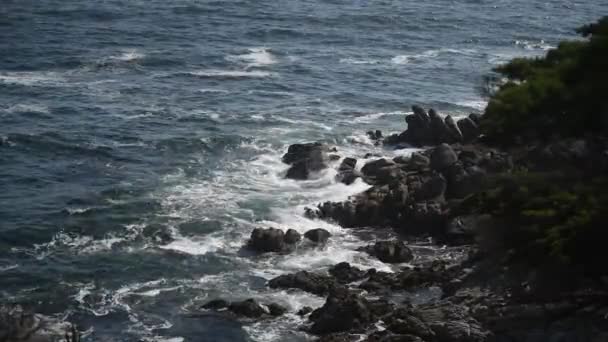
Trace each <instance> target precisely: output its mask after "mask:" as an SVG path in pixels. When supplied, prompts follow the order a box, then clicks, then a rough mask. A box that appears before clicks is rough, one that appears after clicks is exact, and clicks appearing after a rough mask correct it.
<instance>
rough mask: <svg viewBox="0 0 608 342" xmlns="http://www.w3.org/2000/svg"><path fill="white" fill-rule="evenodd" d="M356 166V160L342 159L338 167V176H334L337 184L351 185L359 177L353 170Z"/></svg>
mask: <svg viewBox="0 0 608 342" xmlns="http://www.w3.org/2000/svg"><path fill="white" fill-rule="evenodd" d="M356 165H357V159H355V158H344V160H343V161H342V163H340V166H339V167H338V174H337V175H336V180H337V181H338V182H342V183H344V184H346V185H349V184H352V183H353V182H354V181H355V179H357V177H359V172H357V170H355V166H356Z"/></svg>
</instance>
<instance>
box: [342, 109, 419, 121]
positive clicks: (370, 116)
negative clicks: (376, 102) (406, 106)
mask: <svg viewBox="0 0 608 342" xmlns="http://www.w3.org/2000/svg"><path fill="white" fill-rule="evenodd" d="M407 114H412V112H404V111H395V112H379V113H370V114H365V115H362V116H358V117H356V118H354V119H349V121H350V122H354V123H370V122H374V121H376V120H378V119H380V118H383V117H386V116H393V115H400V116H405V115H407Z"/></svg>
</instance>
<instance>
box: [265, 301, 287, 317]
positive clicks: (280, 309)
mask: <svg viewBox="0 0 608 342" xmlns="http://www.w3.org/2000/svg"><path fill="white" fill-rule="evenodd" d="M268 311H269V312H270V315H271V316H275V317H278V316H281V315H283V314H284V313H286V312H287V308H285V307H284V306H281V305H279V304H277V303H271V304H269V305H268Z"/></svg>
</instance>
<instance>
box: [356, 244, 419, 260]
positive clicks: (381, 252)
mask: <svg viewBox="0 0 608 342" xmlns="http://www.w3.org/2000/svg"><path fill="white" fill-rule="evenodd" d="M366 251H367V252H368V253H369V254H371V255H373V256H375V257H376V258H378V259H379V260H380V261H382V262H386V263H389V264H393V263H402V262H409V261H411V260H412V259H414V254H413V253H412V251H411V250H410V249H409V248H408V247H407V246H406V245H405V243H403V241H397V240H392V241H377V242H376V243H375V244H374V245H373V246H368V247H367V248H366Z"/></svg>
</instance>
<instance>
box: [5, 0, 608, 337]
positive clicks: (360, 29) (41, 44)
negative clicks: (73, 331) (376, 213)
mask: <svg viewBox="0 0 608 342" xmlns="http://www.w3.org/2000/svg"><path fill="white" fill-rule="evenodd" d="M602 13H603V14H604V15H605V14H607V13H608V3H606V2H605V1H602V0H591V1H566V0H551V1H522V0H495V1H485V0H452V1H449V0H429V1H408V0H401V1H397V0H382V1H362V0H355V1H337V0H299V1H293V0H285V1H267V0H260V1H244V0H226V1H205V0H172V1H159V0H145V1H144V0H105V1H93V0H36V1H34V0H2V1H0V303H21V304H25V305H26V306H28V307H31V308H34V309H36V310H37V311H40V312H43V313H46V314H49V315H55V316H59V317H67V318H68V319H70V320H72V321H74V322H76V323H78V324H79V326H80V327H81V328H82V329H84V330H86V331H87V333H86V336H87V337H86V338H85V340H86V341H172V342H177V341H306V340H309V339H310V337H309V336H307V335H306V334H305V333H303V332H301V331H299V330H298V327H299V326H301V325H302V324H303V323H304V321H303V320H302V319H301V318H299V317H298V316H297V315H295V314H294V312H295V311H297V310H298V309H299V308H301V307H303V306H306V305H309V306H313V307H316V306H319V305H321V304H322V303H323V302H324V298H321V297H316V296H313V295H309V294H306V293H303V292H298V291H279V290H271V289H267V288H266V287H265V282H266V281H267V280H268V279H270V278H272V277H274V276H276V275H279V274H283V273H287V272H292V271H297V270H301V269H307V270H322V269H323V268H325V267H327V266H328V265H331V264H335V263H337V262H341V261H348V262H351V263H352V264H354V265H357V266H359V267H361V268H370V267H376V268H378V269H382V270H387V271H390V270H391V269H390V267H388V266H387V265H384V264H381V263H379V262H378V261H375V260H373V259H370V258H369V257H367V256H366V255H364V254H362V253H360V252H357V251H356V249H357V248H358V247H360V246H363V245H365V244H366V239H365V238H364V237H362V236H361V234H356V232H353V231H350V230H345V229H342V228H340V227H338V226H335V225H332V224H329V223H326V222H319V221H310V220H308V219H306V218H304V217H303V216H302V213H303V208H304V207H305V206H307V205H311V204H314V203H317V202H319V201H325V200H330V199H334V200H339V199H343V198H346V197H347V196H349V195H351V194H354V193H357V192H360V191H362V190H364V189H366V188H367V185H365V184H364V183H362V182H355V183H354V184H353V185H350V186H346V185H343V184H336V182H335V181H334V180H333V176H334V175H335V170H334V169H333V168H330V169H328V170H326V171H323V172H322V173H320V174H319V175H316V176H315V178H314V179H312V180H309V181H304V182H296V181H292V180H286V179H284V178H283V173H284V172H285V170H286V165H283V164H282V163H281V162H280V156H281V155H282V154H283V153H284V152H285V150H286V149H287V146H288V145H289V144H291V143H296V142H307V141H317V140H320V141H325V142H328V143H331V144H334V145H336V146H337V147H338V149H339V153H340V155H342V156H356V157H359V158H362V157H363V155H365V154H366V153H367V152H372V153H377V154H379V155H387V156H393V155H398V154H407V153H409V152H411V151H410V150H401V151H390V150H384V149H382V148H379V147H376V146H374V145H373V144H372V142H371V141H369V139H367V138H366V136H365V132H366V131H367V130H370V129H381V130H383V131H384V132H385V133H389V132H396V131H401V130H403V129H405V122H404V114H405V113H407V112H408V111H409V108H410V106H411V105H412V104H421V105H423V106H425V107H434V108H436V109H438V110H439V111H440V112H443V113H450V114H453V115H456V116H459V115H465V114H468V113H470V112H480V111H482V110H483V108H484V106H485V103H486V101H487V98H486V93H485V92H484V89H485V86H484V77H485V76H487V75H489V74H490V72H491V69H492V67H494V66H496V65H497V64H500V63H502V62H504V61H507V60H509V59H510V58H513V57H516V56H534V55H540V54H543V53H544V52H545V51H546V50H547V49H550V48H551V47H553V46H555V45H556V44H557V42H558V41H559V40H562V39H570V38H575V34H574V32H573V30H574V28H576V27H578V26H580V25H583V24H585V23H588V22H591V21H593V20H596V19H598V17H599V16H600V15H602ZM336 165H337V164H336ZM336 165H332V166H333V167H335V166H336ZM360 165H361V164H360ZM255 227H278V228H283V229H287V228H294V229H296V230H298V231H300V232H304V231H306V230H308V229H311V228H317V227H323V228H325V229H328V230H329V231H331V232H332V234H334V236H333V237H332V239H331V241H330V243H329V244H328V246H326V247H325V248H321V249H314V248H312V247H302V248H300V249H298V250H297V251H296V252H294V253H292V254H289V255H266V256H255V255H252V254H250V253H248V252H247V251H246V250H244V249H243V248H242V246H243V245H244V243H245V242H246V240H247V238H248V236H249V234H250V232H251V230H252V229H253V228H255ZM167 236H170V237H171V238H172V241H171V242H170V243H166V240H164V239H163V237H167ZM417 251H418V252H419V255H421V257H420V259H424V258H433V257H451V256H453V255H452V254H451V253H450V252H446V251H445V250H435V249H434V248H432V247H427V246H419V247H418V248H417ZM453 254H457V251H454V253H453ZM216 297H225V298H228V299H245V298H249V297H254V298H257V299H259V300H261V301H262V302H271V301H274V302H278V303H280V304H283V305H285V306H287V307H288V308H289V310H290V313H289V314H287V315H286V316H284V317H282V318H280V319H277V320H264V321H261V322H244V323H243V322H241V323H238V322H236V321H234V320H231V319H228V318H226V317H222V316H217V315H210V314H208V313H205V312H204V311H202V310H200V306H201V305H202V304H203V303H205V302H206V301H207V300H209V299H213V298H216Z"/></svg>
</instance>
